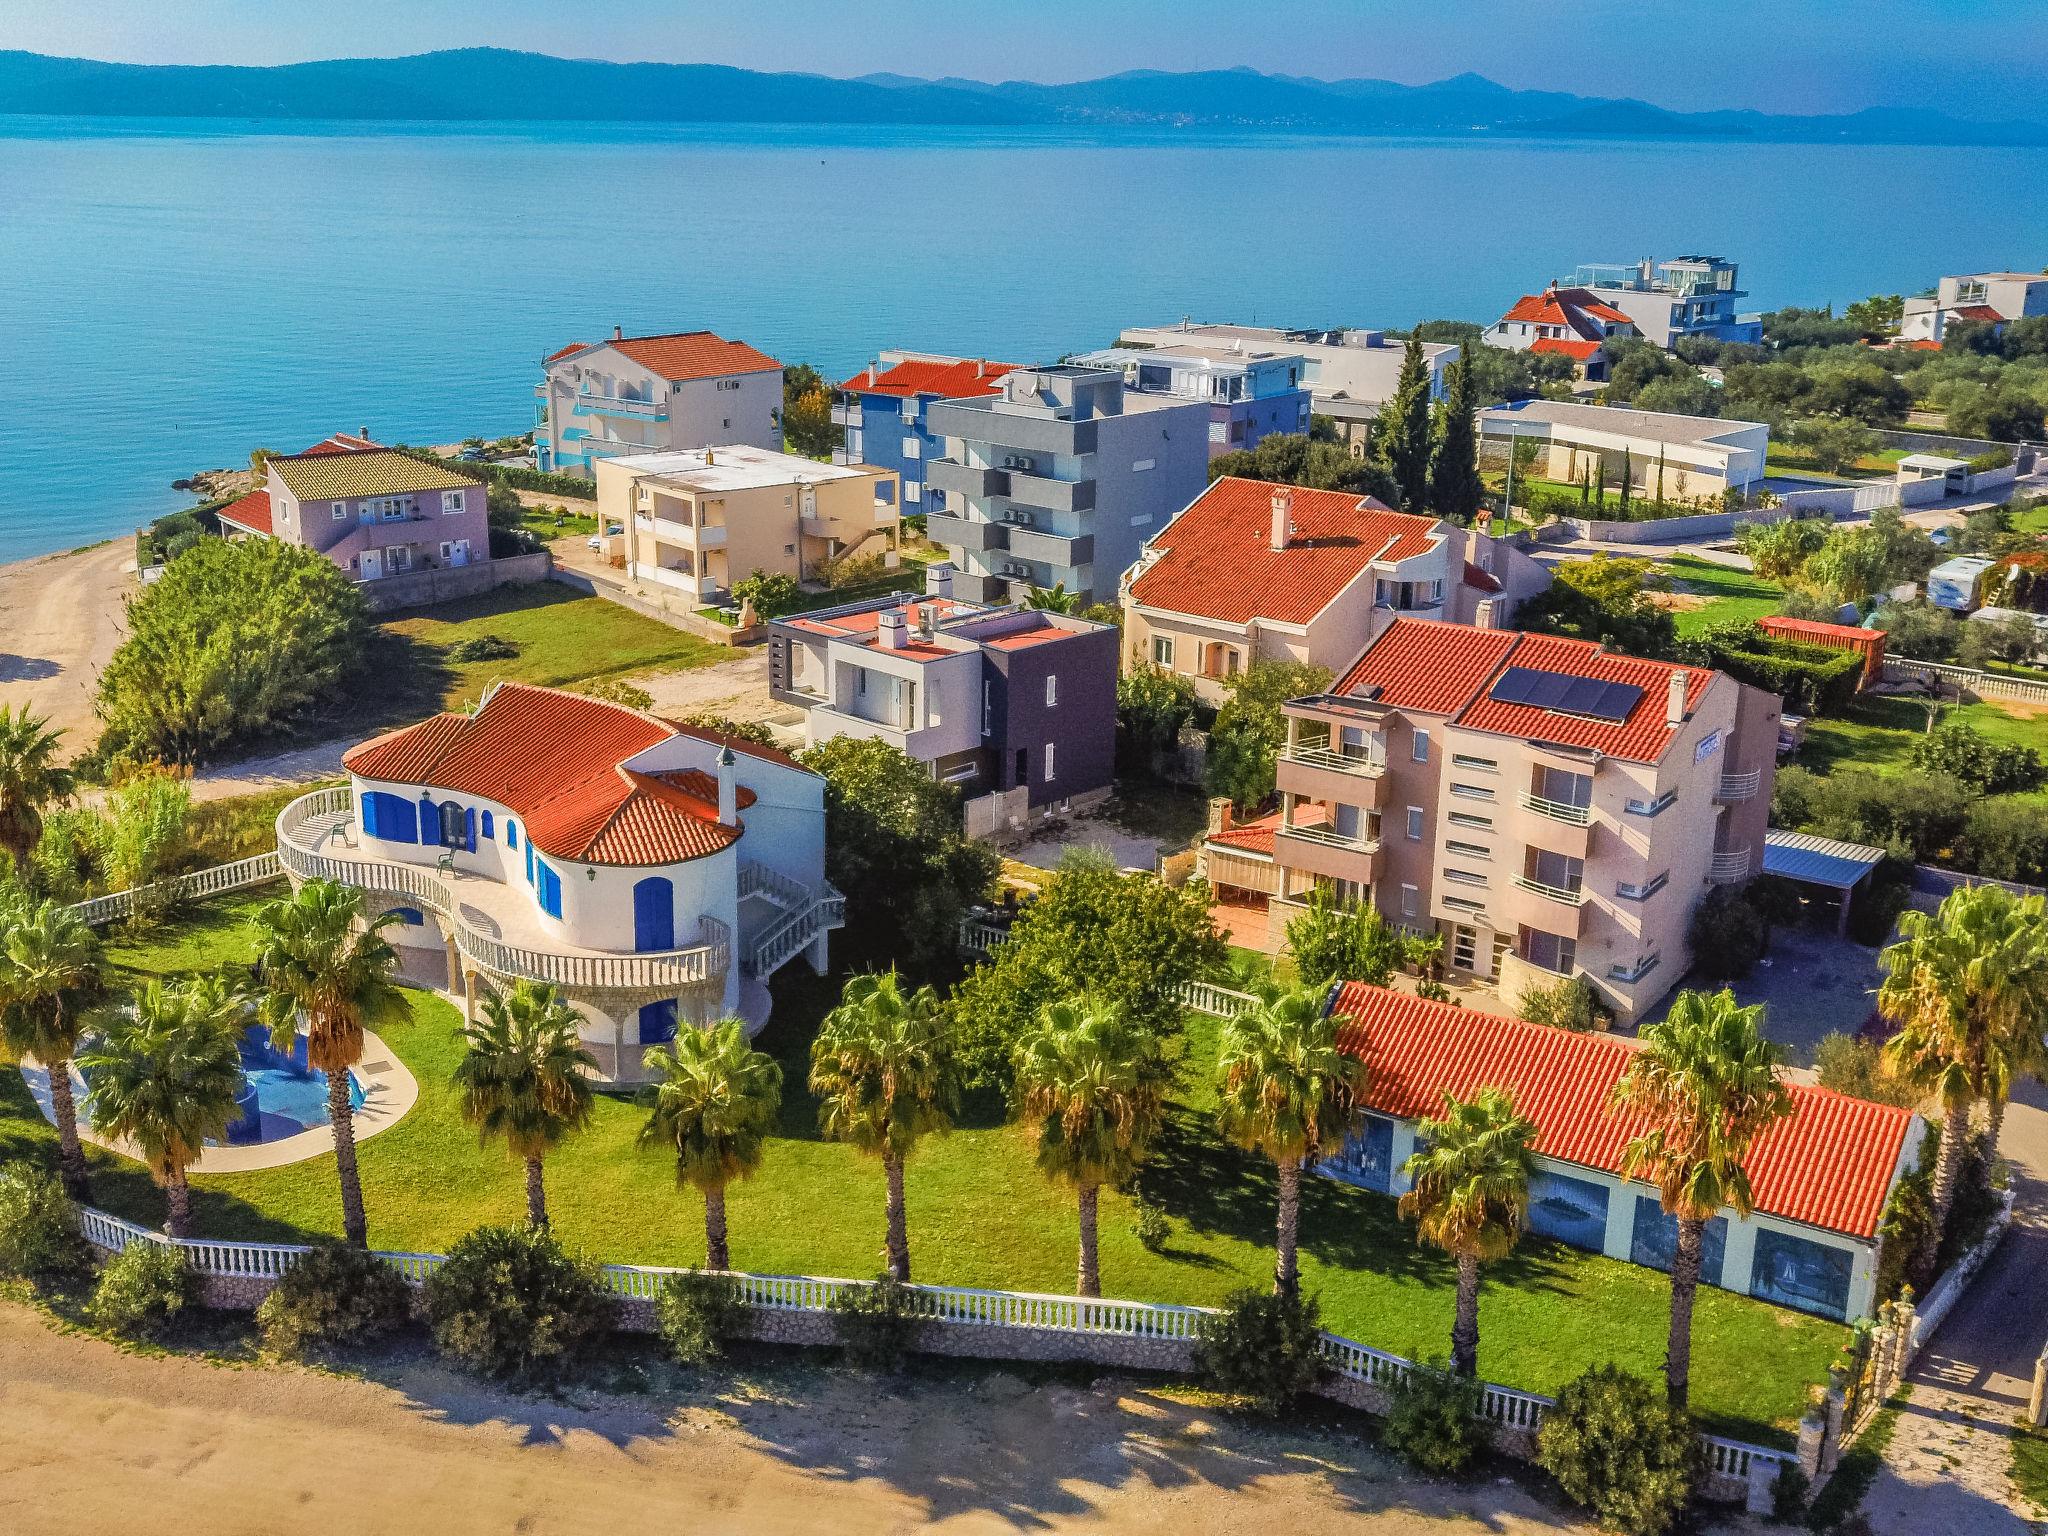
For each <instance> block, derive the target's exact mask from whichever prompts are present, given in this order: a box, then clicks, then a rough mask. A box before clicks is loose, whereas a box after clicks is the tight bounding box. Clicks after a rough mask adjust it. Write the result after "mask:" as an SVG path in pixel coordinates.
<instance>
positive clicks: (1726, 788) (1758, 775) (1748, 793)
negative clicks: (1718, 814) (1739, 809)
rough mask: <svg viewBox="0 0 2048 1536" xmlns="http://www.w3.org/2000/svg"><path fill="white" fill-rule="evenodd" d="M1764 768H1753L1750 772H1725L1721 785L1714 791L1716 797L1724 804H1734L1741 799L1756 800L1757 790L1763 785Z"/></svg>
mask: <svg viewBox="0 0 2048 1536" xmlns="http://www.w3.org/2000/svg"><path fill="white" fill-rule="evenodd" d="M1763 779H1764V775H1763V770H1762V769H1760V768H1754V769H1751V770H1750V771H1749V772H1748V773H1724V774H1722V775H1721V786H1720V788H1719V789H1717V790H1715V791H1714V798H1715V799H1716V800H1718V801H1720V802H1721V803H1722V804H1723V805H1732V804H1734V803H1735V802H1737V801H1739V800H1754V799H1755V798H1756V792H1757V790H1758V789H1760V788H1761V787H1762V786H1763Z"/></svg>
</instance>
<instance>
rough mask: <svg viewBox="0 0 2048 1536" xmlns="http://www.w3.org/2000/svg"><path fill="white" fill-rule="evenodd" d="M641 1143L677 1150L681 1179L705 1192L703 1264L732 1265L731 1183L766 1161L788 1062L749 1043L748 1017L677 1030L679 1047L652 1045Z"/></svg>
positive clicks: (727, 1266)
mask: <svg viewBox="0 0 2048 1536" xmlns="http://www.w3.org/2000/svg"><path fill="white" fill-rule="evenodd" d="M644 1061H645V1064H646V1067H647V1070H648V1071H649V1072H652V1073H655V1074H657V1081H656V1082H655V1083H653V1084H652V1085H651V1086H650V1088H649V1090H648V1093H647V1097H646V1103H647V1105H648V1113H647V1124H646V1125H645V1126H643V1127H641V1130H640V1145H641V1146H643V1147H660V1148H661V1149H663V1150H664V1151H667V1152H672V1153H674V1154H675V1160H676V1183H677V1184H678V1185H684V1184H688V1185H690V1186H691V1187H692V1188H694V1189H696V1190H698V1191H700V1192H701V1193H702V1194H703V1196H704V1263H705V1266H706V1267H707V1268H709V1269H731V1268H732V1250H731V1249H730V1248H729V1247H727V1246H726V1233H725V1186H726V1185H728V1184H730V1183H731V1182H732V1181H733V1180H734V1179H744V1178H746V1177H747V1176H748V1175H749V1174H751V1173H754V1172H755V1171H756V1170H758V1169H759V1168H760V1166H761V1159H762V1157H763V1156H764V1155H765V1154H766V1153H767V1150H768V1135H769V1132H771V1131H773V1130H774V1129H775V1117H776V1115H777V1114H778V1113H779V1112H780V1111H781V1109H782V1067H781V1065H780V1064H779V1063H777V1061H776V1060H775V1058H774V1057H772V1056H770V1055H768V1054H766V1053H765V1052H763V1051H757V1050H755V1049H754V1048H753V1047H752V1046H750V1045H749V1044H748V1043H747V1026H746V1021H745V1020H744V1019H726V1020H724V1021H723V1022H721V1023H718V1024H715V1025H713V1026H712V1027H711V1028H709V1029H686V1030H682V1031H680V1032H678V1033H677V1035H676V1038H675V1046H674V1049H670V1048H669V1047H667V1046H662V1045H656V1046H649V1047H648V1049H647V1055H646V1056H645V1058H644Z"/></svg>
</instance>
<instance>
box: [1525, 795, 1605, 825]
mask: <svg viewBox="0 0 2048 1536" xmlns="http://www.w3.org/2000/svg"><path fill="white" fill-rule="evenodd" d="M1522 809H1523V810H1525V811H1534V812H1535V813H1536V814H1537V815H1538V816H1547V817H1549V818H1550V819H1551V820H1552V821H1561V822H1564V823H1565V824H1566V825H1567V826H1573V827H1583V826H1588V825H1590V824H1591V823H1592V820H1593V812H1592V811H1591V810H1590V809H1589V808H1587V807H1586V806H1583V805H1570V804H1567V803H1566V802H1565V801H1563V800H1546V799H1544V798H1543V796H1541V795H1524V796H1522Z"/></svg>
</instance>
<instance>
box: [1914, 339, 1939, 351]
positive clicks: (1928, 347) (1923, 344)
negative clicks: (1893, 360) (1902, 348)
mask: <svg viewBox="0 0 2048 1536" xmlns="http://www.w3.org/2000/svg"><path fill="white" fill-rule="evenodd" d="M1906 346H1907V347H1909V348H1911V349H1912V350H1913V351H1915V352H1939V351H1940V350H1941V343H1940V342H1938V341H1927V340H1925V339H1923V340H1920V341H1909V342H1907V343H1906Z"/></svg>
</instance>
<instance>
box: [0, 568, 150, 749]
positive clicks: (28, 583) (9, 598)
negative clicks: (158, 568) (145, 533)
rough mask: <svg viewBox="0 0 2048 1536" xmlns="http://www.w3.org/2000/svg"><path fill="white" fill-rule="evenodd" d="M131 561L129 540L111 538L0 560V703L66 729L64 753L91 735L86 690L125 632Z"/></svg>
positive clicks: (87, 742)
mask: <svg viewBox="0 0 2048 1536" xmlns="http://www.w3.org/2000/svg"><path fill="white" fill-rule="evenodd" d="M134 562H135V545H134V541H133V540H130V539H116V540H114V541H113V542H112V543H110V544H102V545H100V546H98V547H96V548H93V549H87V550H81V551H80V552H78V553H77V554H70V555H45V556H43V557H42V558H41V559H39V560H23V561H19V562H18V563H16V564H13V565H0V704H10V705H13V706H15V707H16V708H19V707H21V706H22V705H24V704H26V705H27V706H28V707H29V708H31V709H33V710H34V711H35V712H36V713H37V714H39V715H45V716H47V717H48V718H49V720H50V723H51V724H53V725H55V726H57V727H58V728H59V729H61V730H63V731H65V732H66V733H67V734H66V736H65V740H64V748H65V756H67V757H77V756H78V755H80V754H81V753H83V752H84V751H85V750H86V749H87V748H88V747H90V746H91V745H92V743H93V739H94V738H95V737H96V736H97V735H98V734H99V732H98V727H97V726H96V724H95V723H94V721H93V717H92V699H93V692H94V690H95V689H96V688H97V687H98V685H99V675H100V669H101V668H102V667H104V666H105V665H106V664H107V659H108V658H109V657H111V656H112V655H113V654H114V647H115V646H117V645H119V644H120V643H121V636H122V634H123V633H124V632H125V625H126V620H127V612H126V608H125V606H124V604H125V600H126V598H127V596H128V594H129V593H130V592H132V591H133V590H134V585H135V578H134V575H133V573H132V572H131V571H129V570H128V569H127V568H128V567H130V566H132V565H133V564H134Z"/></svg>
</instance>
